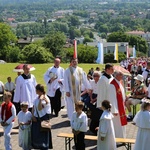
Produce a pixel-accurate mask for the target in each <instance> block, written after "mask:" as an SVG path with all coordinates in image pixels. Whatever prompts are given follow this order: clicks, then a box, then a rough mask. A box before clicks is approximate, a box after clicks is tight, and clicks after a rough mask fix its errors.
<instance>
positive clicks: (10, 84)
mask: <svg viewBox="0 0 150 150" xmlns="http://www.w3.org/2000/svg"><path fill="white" fill-rule="evenodd" d="M4 87H5V90H6V91H13V90H14V89H15V84H14V83H13V82H7V83H5V86H4Z"/></svg>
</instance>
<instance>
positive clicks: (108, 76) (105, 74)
mask: <svg viewBox="0 0 150 150" xmlns="http://www.w3.org/2000/svg"><path fill="white" fill-rule="evenodd" d="M103 76H105V77H106V78H108V79H110V78H111V75H109V74H107V73H106V72H105V73H104V74H103Z"/></svg>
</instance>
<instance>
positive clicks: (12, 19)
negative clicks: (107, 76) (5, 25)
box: [7, 18, 15, 21]
mask: <svg viewBox="0 0 150 150" xmlns="http://www.w3.org/2000/svg"><path fill="white" fill-rule="evenodd" d="M7 20H8V21H15V18H7Z"/></svg>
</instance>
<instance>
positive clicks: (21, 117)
mask: <svg viewBox="0 0 150 150" xmlns="http://www.w3.org/2000/svg"><path fill="white" fill-rule="evenodd" d="M31 119H32V114H31V112H30V111H27V112H23V111H20V112H19V113H18V123H21V122H23V123H27V122H29V121H31ZM23 127H24V128H27V127H28V125H23Z"/></svg>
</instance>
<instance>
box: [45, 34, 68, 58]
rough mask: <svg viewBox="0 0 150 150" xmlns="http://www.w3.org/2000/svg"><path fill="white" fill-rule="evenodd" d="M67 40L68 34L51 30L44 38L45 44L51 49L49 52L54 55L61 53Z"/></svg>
mask: <svg viewBox="0 0 150 150" xmlns="http://www.w3.org/2000/svg"><path fill="white" fill-rule="evenodd" d="M65 42H66V36H65V35H64V33H61V32H51V33H49V34H48V35H47V36H46V37H45V38H44V39H43V46H44V47H45V48H48V49H49V52H51V53H52V54H53V56H54V57H56V56H57V55H59V53H60V51H61V50H62V48H63V46H64V44H65Z"/></svg>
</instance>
